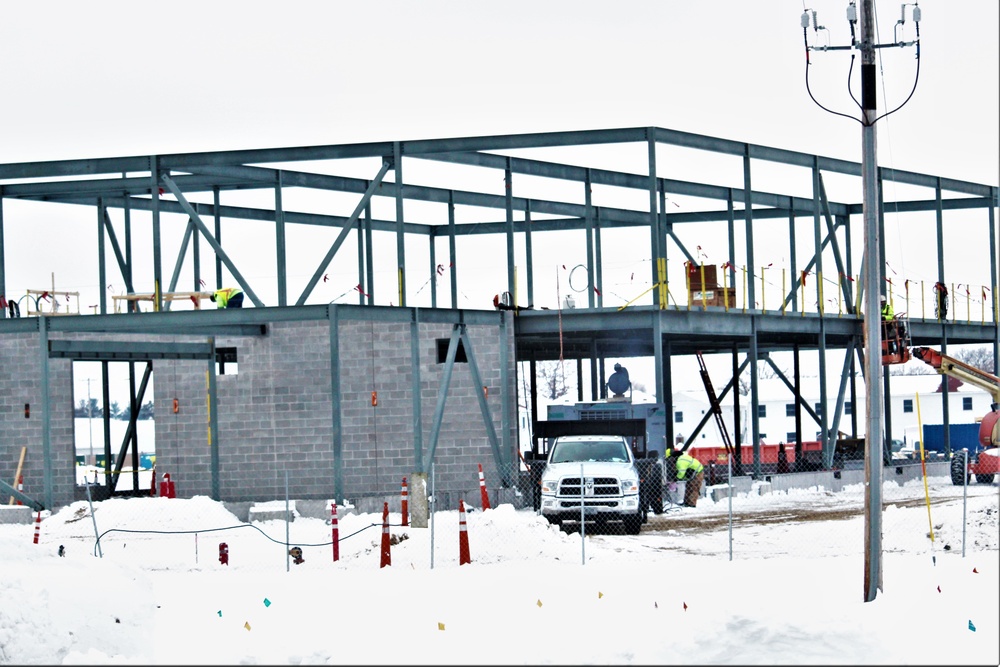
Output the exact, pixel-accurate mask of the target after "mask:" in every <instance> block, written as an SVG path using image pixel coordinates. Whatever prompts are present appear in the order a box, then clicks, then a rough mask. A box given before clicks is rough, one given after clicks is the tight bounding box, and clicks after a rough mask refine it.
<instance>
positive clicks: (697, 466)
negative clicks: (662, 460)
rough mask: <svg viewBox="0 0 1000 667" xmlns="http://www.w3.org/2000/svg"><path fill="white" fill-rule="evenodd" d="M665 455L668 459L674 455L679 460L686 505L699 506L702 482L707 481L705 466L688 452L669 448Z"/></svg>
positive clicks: (679, 476) (678, 473)
mask: <svg viewBox="0 0 1000 667" xmlns="http://www.w3.org/2000/svg"><path fill="white" fill-rule="evenodd" d="M664 456H665V457H666V458H668V459H669V458H670V457H671V456H672V457H673V458H674V459H675V460H676V462H677V479H678V481H681V482H685V485H684V505H686V506H687V507H695V506H697V504H698V496H700V495H701V484H702V482H704V481H705V466H704V465H702V462H701V461H699V460H698V459H696V458H695V457H693V456H691V455H690V454H688V453H686V452H673V451H671V450H669V449H668V450H667V451H666V453H665V454H664ZM688 473H690V474H688Z"/></svg>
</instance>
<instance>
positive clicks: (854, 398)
mask: <svg viewBox="0 0 1000 667" xmlns="http://www.w3.org/2000/svg"><path fill="white" fill-rule="evenodd" d="M862 342H863V341H862ZM851 347H852V348H853V349H854V350H855V352H856V351H857V350H858V341H857V336H851ZM857 361H858V357H857V354H855V355H853V356H852V357H851V371H850V372H851V437H852V438H856V437H858V389H857V384H858V382H857V377H858V369H857Z"/></svg>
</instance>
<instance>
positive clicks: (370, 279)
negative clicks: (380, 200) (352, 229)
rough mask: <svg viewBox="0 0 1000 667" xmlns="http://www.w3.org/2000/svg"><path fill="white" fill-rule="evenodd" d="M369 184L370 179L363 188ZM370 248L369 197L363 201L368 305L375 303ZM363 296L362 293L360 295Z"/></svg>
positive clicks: (373, 264) (370, 205)
mask: <svg viewBox="0 0 1000 667" xmlns="http://www.w3.org/2000/svg"><path fill="white" fill-rule="evenodd" d="M370 185H371V182H370V181H366V182H365V186H366V187H365V190H366V191H367V189H368V186H370ZM374 252H375V251H374V249H373V248H372V202H371V199H369V200H368V201H367V202H365V271H366V274H365V275H366V277H367V281H368V282H367V283H366V285H367V287H368V289H367V292H368V305H369V306H373V305H375V257H374ZM362 296H363V295H362Z"/></svg>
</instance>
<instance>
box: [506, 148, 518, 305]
mask: <svg viewBox="0 0 1000 667" xmlns="http://www.w3.org/2000/svg"><path fill="white" fill-rule="evenodd" d="M510 163H511V158H510V157H508V158H507V166H506V167H505V168H504V172H503V182H504V190H505V192H504V209H505V213H506V224H505V225H504V231H505V234H506V237H507V238H506V241H507V291H508V292H509V293H510V298H511V299H512V300H513V298H514V293H515V292H516V291H517V288H516V287H515V286H514V175H513V171H511V168H510ZM512 305H514V306H516V305H517V304H516V303H515V304H512Z"/></svg>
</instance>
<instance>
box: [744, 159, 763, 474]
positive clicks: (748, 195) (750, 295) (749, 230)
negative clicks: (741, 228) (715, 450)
mask: <svg viewBox="0 0 1000 667" xmlns="http://www.w3.org/2000/svg"><path fill="white" fill-rule="evenodd" d="M743 218H744V220H745V222H746V237H747V238H746V242H747V275H748V276H749V279H748V280H747V287H748V290H747V299H748V300H749V301H750V303H748V304H747V308H750V309H753V308H755V307H756V304H757V292H756V291H755V289H754V283H755V282H756V281H755V280H754V276H755V275H756V273H755V269H754V253H753V191H752V190H751V188H750V144H743ZM754 330H755V331H756V326H755V327H754ZM753 346H754V359H753V361H751V362H750V363H751V364H753V374H754V375H753V379H752V380H751V381H752V382H753V383H754V386H755V387H756V382H757V356H756V347H757V334H756V333H755V334H754V342H753ZM756 393H757V391H756V389H754V394H756ZM756 400H757V399H756V398H755V399H754V401H756ZM756 410H757V406H756V404H755V405H754V415H753V428H754V434H753V437H754V443H753V446H754V448H755V449H754V452H756V451H757V447H758V444H759V443H758V442H757V412H756ZM759 467H760V459H759V458H758V459H757V463H755V464H754V468H755V470H756V469H758V468H759ZM757 472H759V470H758V471H757ZM755 474H757V473H755Z"/></svg>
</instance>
